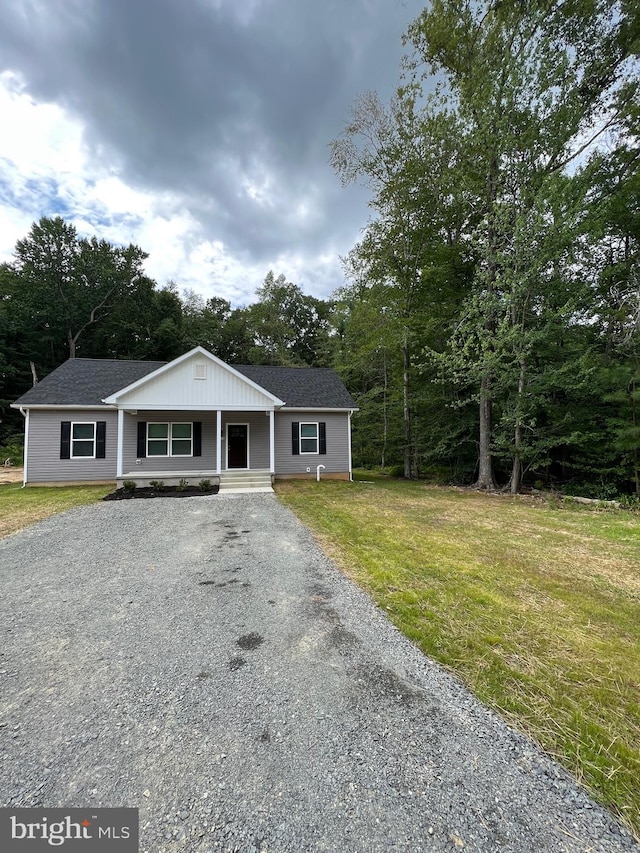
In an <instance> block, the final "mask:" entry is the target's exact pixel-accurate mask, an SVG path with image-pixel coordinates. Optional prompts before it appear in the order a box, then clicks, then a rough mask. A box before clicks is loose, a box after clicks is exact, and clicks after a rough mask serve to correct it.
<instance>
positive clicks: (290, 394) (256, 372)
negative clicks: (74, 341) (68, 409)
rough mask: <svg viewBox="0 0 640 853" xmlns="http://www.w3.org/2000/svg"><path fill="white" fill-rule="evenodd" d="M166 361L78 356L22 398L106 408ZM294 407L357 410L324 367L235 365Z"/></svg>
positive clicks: (22, 401) (21, 401)
mask: <svg viewBox="0 0 640 853" xmlns="http://www.w3.org/2000/svg"><path fill="white" fill-rule="evenodd" d="M164 364H166V362H164V361H124V360H120V359H107V358H105V359H101V358H72V359H69V360H68V361H65V362H64V364H61V365H60V367H57V368H56V369H55V370H53V371H52V372H51V373H49V375H48V376H45V377H44V379H42V380H41V381H40V382H38V384H37V385H34V386H33V388H30V389H29V390H28V391H27V392H26V393H25V394H23V395H22V397H20V398H19V399H18V400H16V404H18V405H21V406H27V407H28V406H38V405H40V406H43V405H45V406H100V405H103V403H102V400H103V399H104V398H105V397H108V396H109V395H110V394H114V393H115V392H116V391H120V390H121V389H122V388H126V387H127V385H131V383H133V382H136V381H137V380H138V379H142V377H143V376H146V375H147V374H148V373H152V372H153V371H154V370H157V369H158V368H159V367H162V366H163V365H164ZM231 366H232V367H234V368H235V369H236V370H237V371H238V372H239V373H242V374H243V375H244V376H246V377H247V378H248V379H251V381H252V382H255V383H256V384H257V385H260V386H261V387H262V388H264V389H265V390H266V391H270V392H271V393H272V394H275V396H276V397H279V398H280V399H281V400H284V402H285V403H286V404H287V406H291V407H301V408H321V409H353V408H355V407H356V406H355V403H354V401H353V400H352V399H351V396H350V394H349V392H348V391H347V389H346V388H345V387H344V385H343V383H342V380H341V379H340V377H339V376H338V374H337V373H336V372H335V371H334V370H330V369H328V368H322V367H267V366H265V365H231Z"/></svg>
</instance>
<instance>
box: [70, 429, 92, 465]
mask: <svg viewBox="0 0 640 853" xmlns="http://www.w3.org/2000/svg"><path fill="white" fill-rule="evenodd" d="M95 440H96V425H95V423H84V424H83V423H72V424H71V458H72V459H82V458H90V459H93V458H94V457H95V455H96V446H95Z"/></svg>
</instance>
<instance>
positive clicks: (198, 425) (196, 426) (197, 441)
mask: <svg viewBox="0 0 640 853" xmlns="http://www.w3.org/2000/svg"><path fill="white" fill-rule="evenodd" d="M193 455H194V456H202V421H194V422H193Z"/></svg>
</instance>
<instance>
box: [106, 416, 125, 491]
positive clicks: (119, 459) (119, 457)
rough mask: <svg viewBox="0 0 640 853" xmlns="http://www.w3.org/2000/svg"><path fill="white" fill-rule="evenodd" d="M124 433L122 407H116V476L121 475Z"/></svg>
mask: <svg viewBox="0 0 640 853" xmlns="http://www.w3.org/2000/svg"><path fill="white" fill-rule="evenodd" d="M123 433H124V409H118V447H117V451H116V477H122V470H123V455H122V441H123ZM105 453H106V448H105Z"/></svg>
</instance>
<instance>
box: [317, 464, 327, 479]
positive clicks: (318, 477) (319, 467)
mask: <svg viewBox="0 0 640 853" xmlns="http://www.w3.org/2000/svg"><path fill="white" fill-rule="evenodd" d="M321 468H322V470H323V471H324V469H325V466H324V465H318V466H317V468H316V480H317V481H318V483H319V482H320V469H321Z"/></svg>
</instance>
